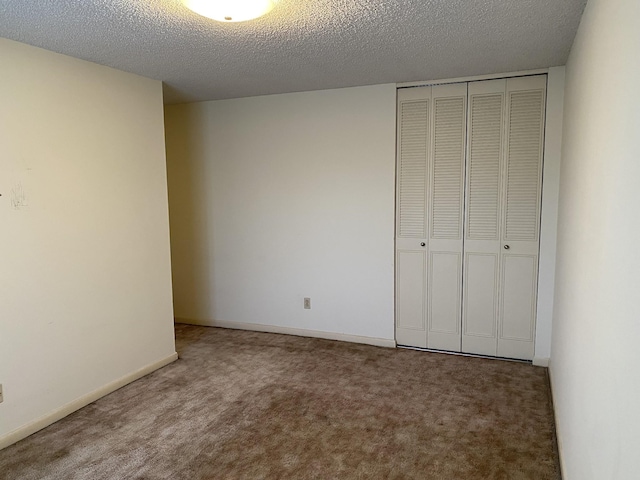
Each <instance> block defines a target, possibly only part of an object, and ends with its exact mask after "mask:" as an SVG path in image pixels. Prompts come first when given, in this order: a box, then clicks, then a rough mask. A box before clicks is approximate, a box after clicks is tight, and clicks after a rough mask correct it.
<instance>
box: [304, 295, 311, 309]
mask: <svg viewBox="0 0 640 480" xmlns="http://www.w3.org/2000/svg"><path fill="white" fill-rule="evenodd" d="M304 308H305V309H306V310H311V299H310V298H309V297H304Z"/></svg>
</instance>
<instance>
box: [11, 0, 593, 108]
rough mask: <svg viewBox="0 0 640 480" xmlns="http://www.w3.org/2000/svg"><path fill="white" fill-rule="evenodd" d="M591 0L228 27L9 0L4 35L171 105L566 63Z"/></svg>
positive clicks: (312, 11)
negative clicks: (136, 78) (157, 83)
mask: <svg viewBox="0 0 640 480" xmlns="http://www.w3.org/2000/svg"><path fill="white" fill-rule="evenodd" d="M585 3H586V0H474V1H469V0H402V1H400V0H395V1H394V0H279V2H278V3H277V5H276V7H275V8H274V9H273V10H272V12H271V13H269V14H268V15H266V16H264V17H262V18H260V19H257V20H253V21H250V22H243V23H229V24H223V23H219V22H216V21H214V20H209V19H207V18H204V17H201V16H199V15H197V14H195V13H193V12H191V11H190V10H188V9H187V8H186V7H184V6H183V5H182V3H181V2H180V0H87V1H77V0H55V1H54V0H47V1H37V2H25V1H24V0H3V1H2V2H0V36H2V37H6V38H9V39H13V40H17V41H20V42H24V43H28V44H31V45H35V46H38V47H42V48H46V49H48V50H52V51H55V52H59V53H64V54H67V55H71V56H74V57H77V58H81V59H84V60H89V61H93V62H96V63H99V64H103V65H107V66H110V67H115V68H118V69H121V70H125V71H128V72H132V73H137V74H140V75H144V76H146V77H151V78H154V79H158V80H162V81H164V82H165V101H166V103H182V102H192V101H201V100H215V99H222V98H237V97H246V96H253V95H264V94H272V93H285V92H294V91H306V90H318V89H327V88H338V87H348V86H356V85H371V84H379V83H393V82H408V81H421V80H430V79H441V78H452V77H458V76H466V75H480V74H487V73H498V72H508V71H516V70H527V69H534V68H542V67H549V66H555V65H563V64H564V63H565V62H566V60H567V56H568V54H569V49H570V48H571V44H572V42H573V38H574V36H575V33H576V30H577V28H578V24H579V21H580V17H581V14H582V11H583V9H584V5H585Z"/></svg>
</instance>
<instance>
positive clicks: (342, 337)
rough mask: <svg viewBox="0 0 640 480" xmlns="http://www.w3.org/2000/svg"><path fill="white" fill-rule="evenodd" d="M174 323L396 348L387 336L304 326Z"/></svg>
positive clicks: (178, 321)
mask: <svg viewBox="0 0 640 480" xmlns="http://www.w3.org/2000/svg"><path fill="white" fill-rule="evenodd" d="M175 321H176V323H186V324H189V325H201V326H204V327H221V328H231V329H233V330H251V331H254V332H267V333H282V334H285V335H295V336H297V337H314V338H324V339H326V340H339V341H341V342H351V343H364V344H365V345H375V346H376V347H387V348H396V341H395V340H390V339H387V338H376V337H362V336H360V335H347V334H345V333H336V332H322V331H319V330H307V329H304V328H292V327H278V326H276V325H263V324H260V323H244V322H225V321H220V320H213V321H209V320H191V319H186V318H176V319H175Z"/></svg>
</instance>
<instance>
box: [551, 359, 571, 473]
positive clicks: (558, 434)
mask: <svg viewBox="0 0 640 480" xmlns="http://www.w3.org/2000/svg"><path fill="white" fill-rule="evenodd" d="M548 371H549V384H550V386H551V404H552V406H553V419H554V422H553V423H554V424H555V427H556V441H557V442H558V457H560V478H565V479H566V478H567V477H566V475H565V472H566V471H567V469H566V468H565V465H564V455H563V453H562V452H563V449H562V436H561V435H560V428H559V426H558V413H557V410H556V402H555V397H554V394H553V385H554V383H553V367H552V365H551V364H550V365H549V370H548Z"/></svg>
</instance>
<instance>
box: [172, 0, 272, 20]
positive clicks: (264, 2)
mask: <svg viewBox="0 0 640 480" xmlns="http://www.w3.org/2000/svg"><path fill="white" fill-rule="evenodd" d="M182 1H183V3H184V4H185V5H186V6H187V7H188V8H189V9H191V10H193V11H194V12H196V13H197V14H199V15H202V16H204V17H208V18H212V19H214V20H218V21H219V22H226V23H228V22H244V21H246V20H251V19H253V18H258V17H261V16H262V15H265V14H267V13H269V12H270V11H271V9H272V8H273V5H274V4H275V3H276V1H277V0H182Z"/></svg>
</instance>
